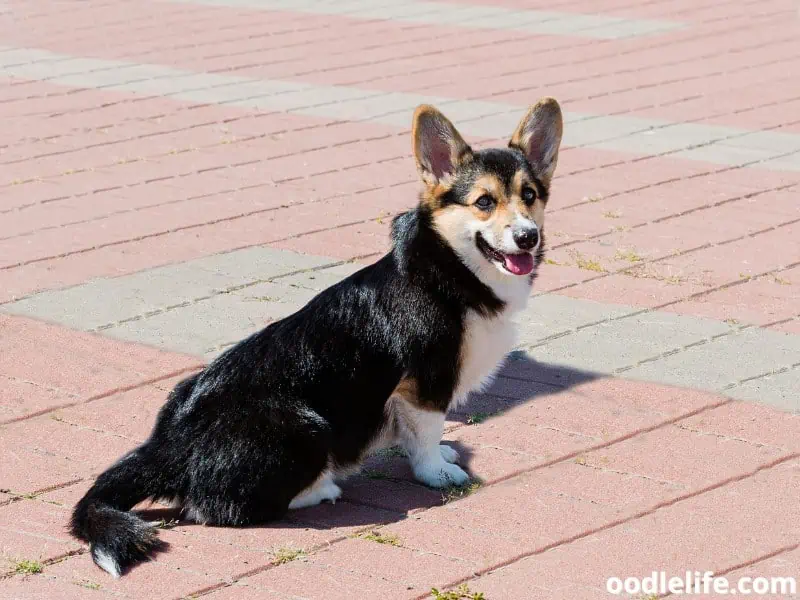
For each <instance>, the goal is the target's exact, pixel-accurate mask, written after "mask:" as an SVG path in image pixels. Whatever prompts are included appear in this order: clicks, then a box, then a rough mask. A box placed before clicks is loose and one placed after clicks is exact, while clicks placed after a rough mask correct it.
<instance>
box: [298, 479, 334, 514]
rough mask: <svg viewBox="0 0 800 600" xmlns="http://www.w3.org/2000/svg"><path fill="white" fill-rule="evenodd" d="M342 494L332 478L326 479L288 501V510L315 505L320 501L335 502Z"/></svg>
mask: <svg viewBox="0 0 800 600" xmlns="http://www.w3.org/2000/svg"><path fill="white" fill-rule="evenodd" d="M341 495H342V488H340V487H339V486H338V485H336V484H335V483H334V482H333V481H332V480H327V481H325V482H324V483H321V484H320V485H318V486H316V487H312V488H311V489H308V490H306V491H304V492H302V493H300V494H298V495H297V496H295V497H294V499H293V500H292V501H291V502H290V503H289V510H294V509H297V508H307V507H309V506H316V505H317V504H320V503H322V502H330V503H331V504H336V501H337V500H338V499H339V498H340V497H341Z"/></svg>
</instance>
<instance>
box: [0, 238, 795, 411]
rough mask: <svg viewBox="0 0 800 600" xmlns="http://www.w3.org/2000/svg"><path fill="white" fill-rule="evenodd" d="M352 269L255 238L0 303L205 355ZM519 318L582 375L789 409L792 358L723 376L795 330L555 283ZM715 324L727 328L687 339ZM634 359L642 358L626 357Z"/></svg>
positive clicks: (523, 339) (551, 359) (523, 329)
mask: <svg viewBox="0 0 800 600" xmlns="http://www.w3.org/2000/svg"><path fill="white" fill-rule="evenodd" d="M360 268H362V265H361V264H357V263H341V262H339V261H336V260H334V259H328V258H324V257H318V256H308V255H302V254H296V253H294V252H289V251H285V250H276V249H272V248H261V247H255V248H247V249H243V250H238V251H234V252H229V253H225V254H217V255H214V256H209V257H205V258H201V259H197V260H193V261H188V262H186V263H182V264H179V265H169V266H165V267H159V268H157V269H151V270H148V271H142V272H139V273H135V274H132V275H127V276H122V277H117V278H113V279H98V280H95V281H90V282H88V283H86V284H83V285H79V286H75V287H72V288H67V289H64V290H53V291H48V292H43V293H41V294H36V295H34V296H31V297H30V298H27V299H25V300H21V301H18V302H15V303H10V304H6V305H4V306H3V307H2V309H1V310H2V311H4V312H8V313H12V314H20V315H26V316H30V317H34V318H37V319H42V320H46V321H55V322H58V323H61V324H63V325H66V326H69V327H73V328H76V329H83V330H93V329H95V328H98V327H103V329H101V330H100V331H99V333H100V334H102V335H106V336H109V337H114V338H117V339H123V340H127V341H132V342H137V343H142V344H148V345H152V346H156V347H159V348H164V349H167V350H171V351H174V352H183V353H188V354H194V355H197V356H203V357H204V358H206V359H208V360H210V359H212V358H213V357H214V356H216V355H217V354H219V353H220V352H221V351H222V350H224V348H226V347H228V346H230V345H231V344H233V343H235V342H237V341H239V340H241V339H242V338H244V337H245V336H247V335H249V334H250V333H253V332H255V331H257V330H259V329H261V328H262V327H264V326H265V325H266V324H267V323H269V322H270V321H272V320H275V319H280V318H282V317H285V316H287V315H289V314H291V313H293V312H294V311H296V310H298V309H299V308H301V307H302V306H303V305H305V304H306V303H307V302H308V301H309V300H311V298H313V296H314V295H315V294H316V293H318V292H319V291H321V290H322V289H325V288H327V287H328V286H330V285H333V284H335V283H337V282H338V281H340V280H341V279H343V278H344V277H346V276H348V275H350V274H351V273H353V272H355V271H357V270H358V269H360ZM266 280H269V281H266ZM609 319H613V320H610V321H609ZM517 321H518V322H519V325H520V339H519V347H520V348H523V349H524V348H527V349H529V352H530V356H531V357H532V358H533V359H534V360H536V361H538V362H539V363H541V364H542V365H551V366H552V367H553V368H558V367H569V368H571V369H572V372H573V373H575V374H576V375H577V376H578V377H579V378H580V377H581V376H582V375H581V374H584V375H585V374H587V373H597V374H602V373H606V374H611V373H614V372H615V371H616V370H617V369H625V368H626V367H633V368H629V369H625V370H623V371H622V372H621V373H620V376H623V377H630V378H635V379H643V380H647V381H655V382H661V383H669V384H675V385H681V386H689V387H694V388H701V389H707V390H711V391H717V392H722V393H725V394H728V395H729V396H731V397H735V398H741V399H747V400H754V401H758V402H764V403H768V404H772V405H774V406H776V407H779V408H783V409H787V410H794V411H797V403H798V390H800V386H798V373H800V369H795V370H793V371H790V372H787V373H781V374H778V375H772V376H769V377H762V378H758V379H755V380H752V381H747V382H743V383H741V384H740V385H736V386H734V387H730V384H732V383H735V382H740V381H742V380H744V379H747V378H751V377H757V376H759V375H763V374H766V373H769V372H773V371H775V370H777V369H781V368H783V367H786V366H789V365H793V364H797V363H800V336H796V335H791V334H788V333H781V332H775V331H770V330H764V329H760V328H755V327H754V328H751V329H747V330H745V331H743V332H739V333H731V328H730V326H729V325H728V324H726V323H723V322H719V321H714V320H710V319H701V318H696V317H689V316H684V315H677V314H673V313H660V312H647V313H642V312H641V309H639V308H637V307H630V306H624V305H616V304H604V303H599V302H593V301H590V300H580V299H575V298H569V297H566V296H558V295H555V294H542V295H540V296H535V297H533V298H532V299H531V301H530V303H529V305H528V307H527V308H526V310H525V311H524V312H523V313H522V314H521V315H519V316H518V318H517ZM108 325H110V326H109V327H104V326H108ZM719 334H729V335H725V336H723V337H721V338H719V339H717V340H713V341H710V342H706V343H704V344H702V345H698V346H691V347H688V348H686V346H689V345H691V344H695V343H697V342H700V341H703V340H708V339H709V338H711V337H712V336H715V335H719ZM678 349H680V350H679V351H676V352H674V353H669V352H671V351H674V350H678ZM664 353H669V354H667V355H666V356H661V357H660V358H659V356H660V355H662V354H664ZM650 359H656V360H650ZM640 361H648V362H643V363H641V364H639V365H638V366H634V365H636V364H637V363H639V362H640Z"/></svg>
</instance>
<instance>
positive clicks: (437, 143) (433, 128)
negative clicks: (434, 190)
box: [411, 104, 472, 185]
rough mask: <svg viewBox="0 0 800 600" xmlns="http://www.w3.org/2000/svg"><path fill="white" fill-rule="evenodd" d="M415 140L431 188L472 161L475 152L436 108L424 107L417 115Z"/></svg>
mask: <svg viewBox="0 0 800 600" xmlns="http://www.w3.org/2000/svg"><path fill="white" fill-rule="evenodd" d="M411 137H412V138H413V139H414V159H415V160H416V161H417V169H418V170H419V173H420V175H421V177H422V180H423V181H424V182H425V183H426V184H428V185H436V184H437V183H439V181H440V180H441V179H443V178H445V177H447V176H448V175H452V174H453V172H454V171H455V170H456V169H457V168H458V166H459V165H461V164H462V163H464V162H465V161H467V160H469V159H471V158H472V149H471V148H470V147H469V146H468V145H467V143H466V142H465V141H464V138H462V137H461V135H460V134H459V133H458V131H456V128H455V127H453V124H452V123H451V122H450V121H449V120H448V119H447V117H445V116H444V115H443V114H442V113H440V112H439V111H438V110H436V109H435V108H434V107H432V106H428V105H425V104H423V105H422V106H419V107H417V110H416V111H414V124H413V126H412V128H411Z"/></svg>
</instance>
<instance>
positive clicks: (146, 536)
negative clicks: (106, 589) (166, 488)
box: [70, 447, 165, 577]
mask: <svg viewBox="0 0 800 600" xmlns="http://www.w3.org/2000/svg"><path fill="white" fill-rule="evenodd" d="M157 479H158V477H157V476H155V477H154V473H153V467H152V465H151V464H150V462H149V460H148V458H147V452H146V449H145V448H144V447H140V448H137V449H136V450H133V451H132V452H130V453H128V454H126V455H125V456H123V457H122V458H121V459H119V460H118V461H117V462H116V463H115V464H114V465H113V466H112V467H110V468H109V469H108V470H107V471H105V472H104V473H103V474H102V475H100V476H99V477H98V478H97V480H96V481H95V483H94V485H93V486H92V487H91V489H90V490H89V491H88V492H86V495H85V496H84V497H83V498H81V500H80V502H78V504H77V505H76V506H75V510H74V511H73V513H72V520H71V522H70V529H71V531H72V534H73V535H74V536H75V537H77V538H79V539H81V540H84V541H86V542H88V543H89V545H90V548H91V553H92V559H93V560H94V562H95V564H96V565H97V566H98V567H100V568H101V569H103V570H105V571H108V572H109V573H111V575H113V576H114V577H119V576H120V575H122V573H124V572H125V571H126V569H127V568H128V567H130V566H131V565H133V564H135V563H137V562H140V561H143V560H146V559H147V558H148V556H149V555H150V554H152V553H154V552H156V551H158V550H160V549H161V548H162V547H164V546H165V544H164V543H163V542H161V540H159V539H158V536H157V533H156V528H155V527H153V526H152V525H149V524H148V523H146V522H145V521H143V520H142V519H141V518H139V517H138V516H137V515H135V514H134V513H131V512H128V511H129V510H130V509H131V508H133V507H134V506H135V505H136V504H137V503H139V502H141V501H142V500H145V499H147V498H151V497H154V496H158V495H159V490H156V489H153V487H154V483H155V481H157Z"/></svg>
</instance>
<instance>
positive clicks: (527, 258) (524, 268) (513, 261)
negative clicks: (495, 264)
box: [503, 252, 533, 275]
mask: <svg viewBox="0 0 800 600" xmlns="http://www.w3.org/2000/svg"><path fill="white" fill-rule="evenodd" d="M503 257H504V258H505V259H506V261H505V267H506V269H507V270H508V271H510V272H511V273H513V274H514V275H527V274H528V273H530V272H531V271H533V255H532V254H528V253H527V252H526V253H525V254H504V255H503Z"/></svg>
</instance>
